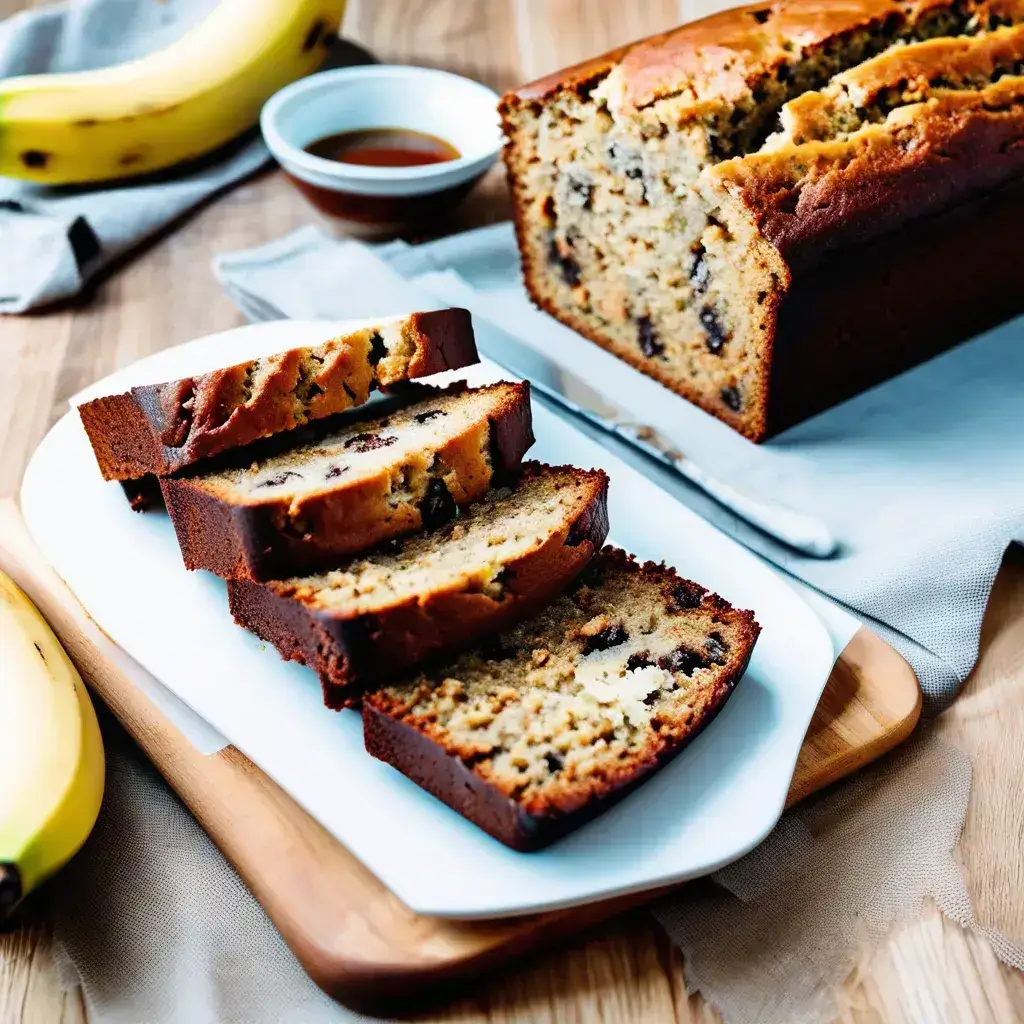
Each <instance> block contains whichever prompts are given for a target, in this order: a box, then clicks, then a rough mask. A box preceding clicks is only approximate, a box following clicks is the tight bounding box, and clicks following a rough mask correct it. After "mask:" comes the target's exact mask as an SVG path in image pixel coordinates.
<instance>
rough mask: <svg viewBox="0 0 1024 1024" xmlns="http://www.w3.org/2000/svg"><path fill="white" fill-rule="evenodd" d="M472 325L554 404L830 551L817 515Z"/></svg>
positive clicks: (832, 543)
mask: <svg viewBox="0 0 1024 1024" xmlns="http://www.w3.org/2000/svg"><path fill="white" fill-rule="evenodd" d="M473 329H474V332H475V334H476V340H477V348H478V349H479V350H480V351H481V352H482V353H483V354H484V355H486V356H487V358H488V359H491V360H493V361H494V362H496V363H499V364H500V365H502V366H504V367H505V369H506V370H510V371H511V372H512V373H514V374H516V375H517V376H519V377H523V378H525V379H526V380H528V381H529V382H530V384H531V385H532V386H533V387H535V388H536V389H537V390H538V391H539V392H541V393H542V394H544V395H546V396H547V397H548V398H550V399H552V400H553V401H554V402H555V403H556V404H557V405H558V406H559V407H561V408H563V409H566V410H568V411H569V412H572V413H574V414H575V415H577V416H582V417H583V418H584V419H586V420H588V421H589V422H591V423H593V424H595V425H596V426H598V427H601V428H602V429H604V430H608V431H611V432H612V433H613V434H617V435H618V436H619V437H622V438H624V439H625V440H626V441H628V442H629V443H630V444H632V445H634V446H635V447H637V448H639V449H640V450H641V451H643V452H644V453H645V454H647V455H649V456H651V457H652V458H654V459H657V460H658V461H659V462H661V463H663V464H664V465H666V466H668V467H669V468H670V469H674V470H675V471H676V472H677V473H679V474H680V476H683V477H685V478H686V479H687V480H689V481H690V483H692V484H695V485H696V486H697V487H699V488H700V489H701V490H702V491H704V493H705V494H708V495H710V496H711V497H712V498H714V499H715V500H716V501H717V502H719V503H720V504H721V505H724V506H725V507H726V508H728V509H729V510H730V511H732V512H735V513H736V515H738V516H740V517H741V518H742V519H744V520H746V521H747V522H748V523H751V524H752V525H753V526H756V527H757V528H758V529H759V530H762V531H763V532H765V533H767V534H768V535H769V536H771V537H774V538H775V539H776V540H779V541H782V543H784V544H788V545H789V546H790V547H791V548H795V549H796V550H797V551H801V552H803V553H804V554H807V555H812V556H813V557H815V558H827V557H828V556H829V555H832V554H834V553H835V551H836V548H837V546H838V545H837V544H836V540H835V538H834V537H833V536H832V534H831V533H830V532H829V529H828V527H827V526H826V525H825V524H824V523H823V522H821V521H820V520H818V519H815V518H814V517H813V516H808V515H804V514H803V513H801V512H794V511H793V510H792V509H789V508H786V507H785V506H783V505H779V504H777V503H776V502H773V501H764V500H762V499H758V498H752V497H751V496H750V495H748V494H744V493H743V492H742V491H739V490H737V489H736V488H735V487H733V486H732V485H731V484H728V483H725V482H724V481H722V480H719V479H717V478H716V477H714V476H712V475H711V474H710V473H708V472H706V471H705V470H704V469H702V468H701V467H700V466H698V465H697V464H696V463H695V462H693V461H692V460H691V459H689V458H687V456H686V455H684V454H683V452H681V451H680V450H679V449H678V448H677V447H676V446H675V445H674V444H673V443H672V442H671V441H669V440H668V438H666V437H665V436H664V435H663V434H661V433H660V432H659V431H658V430H656V429H655V428H654V427H651V426H648V425H647V424H644V423H638V422H637V421H636V420H635V419H634V418H633V417H631V416H630V415H629V414H628V413H627V412H626V411H625V410H624V409H622V408H621V407H620V406H619V405H618V404H617V403H616V402H615V400H614V399H612V398H609V397H608V396H607V395H606V394H604V393H602V392H600V391H598V390H597V389H595V388H594V387H593V386H592V385H590V384H589V383H587V382H586V381H584V380H581V379H580V378H579V377H578V376H576V375H575V374H574V373H572V372H571V371H569V370H566V369H565V368H564V367H562V366H560V365H559V364H558V363H556V362H555V361H554V360H553V359H549V358H548V357H547V356H545V355H544V354H543V353H542V352H540V351H538V350H537V349H535V348H532V347H531V346H529V345H526V344H524V343H523V342H521V341H520V340H519V339H518V338H516V337H515V336H514V335H512V334H509V333H508V332H507V331H504V330H502V329H501V328H500V327H498V326H496V325H495V324H494V323H492V322H491V321H488V320H485V319H483V318H482V317H474V318H473Z"/></svg>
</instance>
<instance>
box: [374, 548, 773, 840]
mask: <svg viewBox="0 0 1024 1024" xmlns="http://www.w3.org/2000/svg"><path fill="white" fill-rule="evenodd" d="M759 632H760V627H759V626H758V625H757V623H756V622H755V621H754V617H753V615H752V614H751V613H750V612H746V611H739V610H737V609H735V608H733V607H731V606H730V605H729V604H727V603H726V602H725V601H724V600H722V598H720V597H718V596H717V595H715V594H711V593H708V592H707V591H706V590H705V589H704V588H703V587H700V586H698V585H697V584H696V583H691V582H689V581H687V580H684V579H682V578H681V577H680V576H678V575H677V574H676V572H675V570H673V569H669V568H666V567H665V566H664V565H655V564H654V563H653V562H647V563H646V564H643V565H640V564H638V563H637V562H636V561H634V560H633V558H632V557H631V556H629V555H627V554H626V553H625V552H623V551H621V550H619V549H617V548H610V547H609V548H605V549H604V551H603V552H601V554H600V555H598V557H597V558H596V559H594V561H593V562H592V563H591V565H590V566H589V567H588V568H587V569H586V570H585V571H584V572H583V574H582V575H581V577H579V581H578V583H577V584H576V585H575V586H574V587H572V588H571V589H570V591H569V592H567V593H566V594H564V595H563V596H561V597H559V598H558V599H557V600H556V601H554V602H553V603H552V604H551V605H550V607H548V608H547V609H546V610H545V611H542V612H541V613H540V614H539V615H537V616H536V617H535V618H532V619H530V620H528V621H526V622H523V623H520V624H519V625H517V626H514V627H513V628H511V629H509V630H507V631H506V632H504V633H501V634H499V635H498V636H497V637H495V638H493V639H491V640H489V641H486V642H485V643H483V644H481V645H480V646H479V647H478V648H477V649H476V650H474V651H470V652H468V653H465V654H463V655H461V656H459V657H456V658H453V659H451V660H447V661H444V662H443V663H440V664H436V665H431V666H430V667H429V668H428V669H427V670H426V671H424V672H423V673H421V674H420V675H419V676H418V677H417V678H415V679H413V680H411V681H409V682H403V683H400V684H396V685H392V686H385V687H383V688H380V689H377V690H374V691H373V692H371V693H368V694H365V695H364V697H363V728H364V734H365V740H366V749H367V750H368V751H369V752H370V753H371V754H373V755H374V756H375V757H378V758H380V759H381V760H383V761H387V762H389V763H390V764H392V765H394V766H395V767H396V768H397V769H398V770H399V771H401V772H402V773H403V774H405V775H408V776H409V778H411V779H412V780H413V781H414V782H416V783H418V784H419V785H421V786H422V787H423V788H424V789H427V790H428V791H429V792H431V793H433V794H434V796H436V797H438V798H439V799H441V800H443V801H444V802H445V803H447V804H448V805H449V806H450V807H452V808H454V809H455V810H456V811H458V812H459V813H460V814H462V815H464V816H465V817H467V818H468V819H469V820H470V821H472V822H474V823H475V824H477V825H478V826H479V827H480V828H482V829H484V830H485V831H486V832H489V833H490V834H491V835H492V836H494V837H495V838H496V839H499V840H501V842H503V843H505V844H506V845H508V846H511V847H513V848H515V849H517V850H533V849H537V848H539V847H541V846H544V845H546V844H548V843H550V842H551V841H552V840H554V839H556V838H558V837H559V836H561V835H564V834H565V833H566V832H568V831H570V830H571V829H573V828H576V827H577V826H578V825H580V824H582V823H583V822H584V821H587V820H588V819H590V818H592V817H593V816H594V815H596V814H598V813H599V812H600V811H602V810H603V809H605V808H606V807H607V806H608V805H609V804H611V803H612V802H613V801H615V800H617V799H619V798H620V797H622V796H623V795H624V794H626V793H627V792H629V790H630V789H632V788H633V787H634V786H636V785H637V784H638V783H640V782H641V781H642V780H643V779H644V778H646V777H647V776H648V775H650V774H651V772H653V771H654V770H656V769H657V768H658V767H659V766H661V765H662V764H664V763H665V762H666V761H668V760H670V759H671V758H673V757H675V755H676V754H678V753H679V752H680V751H681V750H682V749H683V748H684V747H685V746H686V744H687V743H689V742H690V740H692V739H693V738H694V736H696V735H697V733H699V732H700V731H701V730H702V729H703V728H704V727H705V726H706V725H707V724H708V722H710V721H711V719H712V718H714V716H715V715H716V714H717V713H718V711H719V710H720V709H721V707H722V705H723V704H724V703H725V701H726V700H727V699H728V697H729V695H730V694H731V692H732V689H733V687H734V686H735V685H736V682H737V681H738V680H739V678H740V677H741V676H742V675H743V672H744V670H745V669H746V667H747V663H748V662H749V661H750V655H751V653H752V651H753V649H754V643H755V641H756V640H757V636H758V633H759Z"/></svg>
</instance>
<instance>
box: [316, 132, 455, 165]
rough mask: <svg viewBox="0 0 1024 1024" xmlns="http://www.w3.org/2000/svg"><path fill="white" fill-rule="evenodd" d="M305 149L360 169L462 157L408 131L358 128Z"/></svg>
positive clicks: (424, 135) (439, 141)
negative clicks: (357, 165) (354, 165)
mask: <svg viewBox="0 0 1024 1024" xmlns="http://www.w3.org/2000/svg"><path fill="white" fill-rule="evenodd" d="M304 148H305V150H306V152H307V153H311V154H312V155H313V156H318V157H320V158H322V159H324V160H337V161H338V163H342V164H359V165H360V166H362V167H423V166H425V165H427V164H443V163H444V162H445V161H447V160H458V159H459V157H460V156H461V155H462V154H461V153H460V152H459V151H458V150H457V149H456V148H455V147H454V146H453V145H452V144H451V143H450V142H445V141H444V139H439V138H438V137H437V136H436V135H429V134H427V132H416V131H413V130H412V129H411V128H357V129H355V130H354V131H348V132H337V133H335V134H334V135H327V136H325V137H324V138H322V139H317V140H316V141H315V142H311V143H310V144H309V145H308V146H305V147H304Z"/></svg>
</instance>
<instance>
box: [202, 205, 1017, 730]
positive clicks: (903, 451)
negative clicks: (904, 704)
mask: <svg viewBox="0 0 1024 1024" xmlns="http://www.w3.org/2000/svg"><path fill="white" fill-rule="evenodd" d="M382 261H386V262H387V264H388V267H390V268H391V269H392V270H394V271H397V273H398V274H401V275H403V276H405V277H409V278H412V279H413V280H412V282H411V283H406V284H405V285H403V283H402V281H401V280H400V279H398V278H396V280H395V281H394V282H393V285H392V289H393V294H394V295H395V306H394V308H395V309H399V308H407V307H408V302H407V301H406V302H404V303H403V301H402V297H403V295H405V296H406V297H408V296H409V295H410V294H417V295H422V294H423V293H424V291H428V292H430V293H432V294H433V296H434V297H435V298H436V299H437V300H438V302H439V303H445V302H447V303H449V304H457V305H464V306H468V307H469V308H470V309H471V310H472V312H473V314H474V316H477V317H485V318H489V319H491V320H492V321H493V322H495V323H497V324H499V325H500V326H501V327H503V328H504V329H505V330H506V331H510V332H511V333H513V334H515V335H517V336H518V337H519V338H521V339H522V340H523V341H524V342H527V343H528V344H532V345H534V346H536V347H538V348H542V349H543V350H544V351H545V352H547V353H548V354H549V355H551V356H553V357H554V358H556V359H565V361H566V362H567V364H568V365H569V366H570V367H571V368H572V369H573V370H575V372H577V373H579V374H580V375H581V376H583V377H584V378H585V379H586V380H587V381H588V382H593V383H594V384H596V385H598V386H603V387H604V388H605V389H606V390H607V392H608V393H609V394H612V395H616V396H617V397H618V399H619V401H620V402H621V403H622V404H623V405H624V406H625V407H626V408H627V409H628V410H629V411H630V412H631V413H632V414H633V416H634V417H635V418H636V419H637V420H638V422H642V423H652V424H653V425H654V426H656V427H657V428H658V429H659V430H661V431H662V432H663V433H664V434H666V435H667V436H668V437H670V438H672V439H673V440H676V441H677V443H678V444H679V446H680V447H681V448H682V449H683V450H684V451H686V453H687V454H688V455H689V456H691V458H693V459H694V460H695V461H696V462H697V463H698V464H700V465H703V466H704V467H705V468H707V469H713V470H714V472H715V475H716V476H719V477H721V478H722V479H724V480H726V481H735V482H737V483H741V484H742V488H743V489H744V490H745V491H748V492H750V493H752V494H755V495H757V494H763V495H765V496H766V497H769V498H772V499H775V500H776V501H779V502H780V503H782V504H784V505H788V506H790V507H792V508H795V509H798V510H800V511H804V512H810V513H813V514H815V515H817V516H818V517H819V518H821V519H823V520H824V521H825V522H826V523H827V524H828V525H829V526H830V527H831V528H832V530H833V532H834V533H835V534H836V535H837V536H838V537H839V540H840V543H841V548H840V551H839V554H838V555H837V556H836V557H834V558H829V559H817V558H811V557H806V556H802V555H800V554H798V553H796V552H794V551H793V550H791V549H789V548H787V547H785V546H784V545H781V544H779V543H777V542H776V541H774V540H773V539H772V538H770V537H768V536H767V535H765V534H763V533H761V532H760V531H758V530H756V529H754V528H753V527H751V526H748V525H747V524H746V523H745V522H744V521H743V520H741V519H739V518H738V517H737V516H736V515H734V514H733V513H731V512H730V511H729V510H728V509H725V508H723V507H722V506H721V505H718V504H717V503H715V502H714V501H713V500H712V499H710V498H708V497H707V496H706V495H704V494H703V493H702V492H700V491H698V490H697V489H696V488H695V487H692V486H690V485H689V484H687V483H686V482H685V481H683V480H681V479H680V478H679V477H678V476H676V475H675V474H672V473H671V472H669V471H667V470H664V469H661V468H660V467H656V466H654V464H652V463H651V462H650V461H649V460H646V459H644V458H643V457H642V456H640V455H638V454H637V453H635V452H631V451H630V450H629V449H628V448H626V447H625V446H624V445H622V444H621V443H619V442H618V441H617V440H614V439H612V438H610V437H607V436H606V437H605V438H604V439H603V443H607V444H609V446H611V447H613V448H614V450H615V451H616V454H620V455H622V457H623V458H625V459H626V460H627V461H630V462H632V463H633V464H634V465H636V466H637V467H638V468H640V469H641V471H642V472H644V473H646V474H647V475H649V476H650V477H651V478H652V479H655V480H656V482H657V483H658V484H659V485H660V486H662V487H664V488H665V489H666V490H668V491H669V492H670V493H671V494H673V495H674V496H675V497H677V498H678V499H679V500H680V501H683V502H684V503H685V504H687V505H689V506H690V507H691V508H693V509H695V510H696V511H697V512H698V513H699V514H700V515H701V516H703V517H704V518H705V519H707V520H709V521H710V522H712V523H714V524H715V525H716V526H718V527H719V528H720V529H722V530H723V531H724V532H726V533H728V534H730V535H731V536H733V537H735V538H736V539H738V540H740V541H741V542H742V543H744V544H746V545H747V546H749V547H750V548H752V549H753V550H754V551H756V552H757V553H758V554H760V555H762V556H763V557H765V558H767V559H768V560H769V561H771V562H773V563H775V564H776V565H777V566H779V567H780V568H782V569H784V570H785V571H786V572H789V573H791V574H793V575H794V576H796V577H798V578H799V579H801V580H802V581H803V582H805V583H807V584H809V585H810V586H812V587H814V588H815V589H817V590H819V591H821V592H822V593H823V594H825V595H827V596H828V597H830V598H832V599H833V600H834V601H836V602H837V603H838V604H840V605H842V606H844V607H845V608H847V609H848V610H849V611H851V612H852V613H853V614H854V615H856V616H857V617H858V618H859V619H861V620H862V621H864V622H866V623H867V624H868V625H869V626H870V627H871V629H872V630H874V631H875V632H876V633H877V634H879V635H880V636H881V637H882V638H883V639H884V640H886V641H887V642H888V643H890V644H891V645H892V646H893V647H895V648H896V650H898V651H899V652H900V653H901V654H902V655H903V656H904V657H905V658H906V659H907V660H908V661H909V662H910V664H911V665H912V666H913V668H914V671H915V672H916V674H917V677H918V680H919V681H920V683H921V688H922V690H923V692H924V696H925V714H926V716H933V715H935V714H937V713H939V712H940V711H941V710H942V709H944V708H945V707H947V706H948V705H949V703H950V702H951V701H952V700H953V698H954V697H955V696H956V694H957V692H958V691H959V689H960V686H961V684H962V683H963V681H964V679H966V677H967V675H968V673H969V672H970V670H971V668H972V666H973V665H974V662H975V661H976V660H977V653H978V641H979V637H980V635H981V619H982V615H983V614H984V611H985V605H986V603H987V601H988V597H989V594H990V593H991V590H992V584H993V582H994V581H995V577H996V573H997V572H998V571H999V566H1000V564H1001V562H1002V559H1003V555H1004V554H1005V552H1006V549H1007V547H1008V546H1009V545H1010V544H1011V543H1013V542H1014V541H1022V542H1024V402H1022V401H1021V400H1020V393H1021V387H1022V385H1024V319H1018V320H1016V321H1013V322H1011V323H1009V324H1005V325H1004V326H1002V327H1000V328H998V329H996V330H994V331H990V332H989V333H988V334H986V335H984V336H982V337H980V338H977V339H975V340H974V341H972V342H970V343H969V344H966V345H961V346H960V347H958V348H956V349H953V350H952V351H950V352H947V353H946V354H945V355H942V356H939V357H938V358H937V359H933V360H931V362H929V363H926V364H924V365H923V366H919V367H917V368H916V369H914V370H911V371H910V372H908V373H905V374H903V375H902V376H900V377H897V378H896V379H894V380H891V381H888V382H886V383H885V384H882V385H880V386H878V387H876V388H873V389H872V390H870V391H867V392H865V393H864V394H862V395H859V396H858V397H856V398H854V399H851V400H850V401H848V402H845V403H844V404H843V405H841V406H838V407H836V408H835V409H831V410H829V411H828V412H825V413H823V414H822V415H820V416H817V417H815V418H814V419H812V420H809V421H807V422H806V423H804V424H801V425H800V426H797V427H795V428H793V429H791V430H789V431H787V432H786V433H785V434H783V435H782V436H781V437H779V438H777V439H776V440H774V441H772V442H771V443H769V444H766V445H763V446H758V445H753V444H750V443H749V442H748V441H746V440H745V439H743V438H741V437H739V435H737V434H734V433H733V432H732V431H730V430H728V428H726V427H724V425H722V424H721V423H719V422H718V421H717V420H713V419H712V418H711V417H710V416H707V415H706V414H705V413H703V412H701V411H700V410H698V409H696V408H695V407H693V406H691V405H690V404H689V403H687V402H685V401H683V400H682V399H679V398H678V397H676V396H675V395H672V394H671V392H669V391H668V390H667V389H665V388H662V387H660V386H659V385H657V384H655V383H654V382H653V381H650V380H649V379H648V378H645V377H643V375H642V374H640V373H638V372H637V371H634V370H632V369H631V368H630V367H628V366H626V365H625V364H623V363H621V362H620V361H619V360H617V359H615V358H614V357H613V356H611V355H609V354H607V353H605V352H603V351H601V350H600V349H599V348H598V347H597V346H596V345H593V344H591V343H590V342H587V341H584V340H583V339H581V338H580V337H579V336H578V335H576V334H575V333H574V332H572V331H570V330H569V329H568V328H566V327H564V326H563V325H561V324H559V323H557V322H556V321H554V320H553V319H552V318H551V317H548V316H547V315H545V314H543V313H540V312H538V311H537V310H536V309H535V308H533V306H532V305H531V304H530V303H529V301H528V299H527V298H526V294H525V292H524V290H523V288H522V285H521V283H520V278H519V271H518V253H517V250H516V246H515V240H514V237H513V234H512V230H511V227H510V226H509V225H507V224H506V225H498V226H496V227H493V228H485V229H482V230H480V231H473V232H468V233H466V234H464V235H460V236H455V237H454V238H447V239H442V240H440V241H438V242H436V243H432V244H429V245H425V246H404V245H402V244H398V245H395V244H392V245H389V246H387V247H385V248H382V249H378V250H376V251H372V250H371V249H369V248H368V247H366V246H364V245H361V244H360V243H357V242H352V241H345V242H339V241H337V240H335V239H332V238H330V237H328V236H327V235H325V234H323V233H322V232H320V231H318V230H316V229H314V228H304V229H300V230H299V231H296V232H293V233H292V234H291V235H288V236H286V237H285V238H282V239H278V240H276V241H274V242H271V243H269V244H267V245H265V246H261V247H259V248H256V249H250V250H248V251H246V252H241V253H231V254H225V255H223V256H221V257H219V258H218V259H217V260H216V261H215V266H214V269H215V271H216V273H217V274H218V276H219V277H220V279H221V281H222V282H223V284H224V286H225V288H226V289H227V291H228V293H229V294H230V295H231V297H232V298H233V300H234V301H235V303H236V304H237V305H238V306H239V308H240V309H241V310H242V311H243V312H244V313H245V314H246V315H247V316H249V317H250V318H251V319H254V320H260V319H273V318H276V317H281V316H289V317H293V318H296V319H303V318H311V317H313V318H315V317H334V318H340V317H345V316H361V315H364V312H365V314H368V313H375V312H380V311H379V310H366V311H364V308H363V305H361V304H362V303H364V302H365V300H364V299H363V297H362V295H361V294H360V287H359V282H360V280H361V279H368V278H369V276H373V277H374V278H375V279H376V278H378V277H380V275H381V273H382V271H383V270H385V269H386V268H384V267H382ZM451 267H454V268H456V270H457V271H458V274H461V275H463V277H462V278H459V277H458V276H457V275H456V274H455V273H454V272H453V271H452V270H451V269H450V268H451ZM438 269H441V270H446V269H447V270H448V272H447V274H444V273H442V274H437V273H433V274H431V273H429V272H430V271H434V270H438ZM339 282H341V283H342V284H339ZM413 286H415V289H413ZM403 289H404V290H403ZM379 290H380V286H379V285H378V288H376V289H374V290H373V292H372V294H374V295H376V294H379ZM488 354H490V355H491V356H492V358H494V359H495V360H496V361H498V362H501V353H500V352H495V353H488ZM512 369H515V368H514V367H513V368H512ZM630 403H632V404H630Z"/></svg>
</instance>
